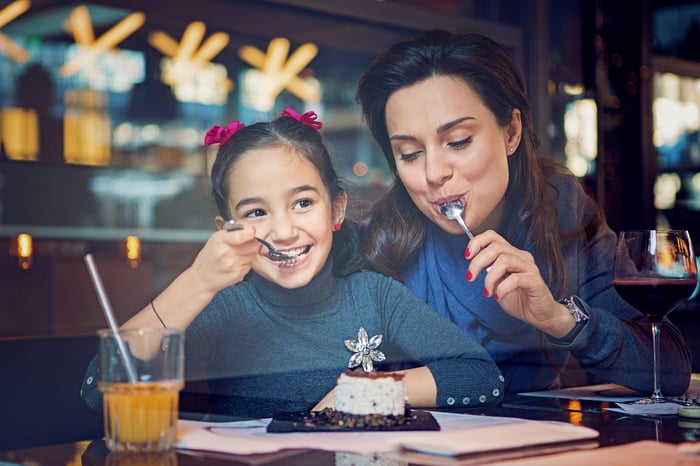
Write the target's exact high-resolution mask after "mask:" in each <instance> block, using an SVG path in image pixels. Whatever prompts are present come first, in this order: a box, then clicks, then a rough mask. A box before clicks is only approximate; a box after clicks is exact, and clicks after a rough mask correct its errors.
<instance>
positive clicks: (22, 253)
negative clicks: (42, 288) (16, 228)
mask: <svg viewBox="0 0 700 466" xmlns="http://www.w3.org/2000/svg"><path fill="white" fill-rule="evenodd" d="M10 255H11V256H16V257H17V263H18V264H19V266H20V267H21V268H22V270H27V269H28V268H29V267H30V266H31V265H32V257H33V255H34V246H33V239H32V235H30V234H28V233H20V234H19V235H17V236H16V237H15V240H14V241H13V243H12V246H11V248H10Z"/></svg>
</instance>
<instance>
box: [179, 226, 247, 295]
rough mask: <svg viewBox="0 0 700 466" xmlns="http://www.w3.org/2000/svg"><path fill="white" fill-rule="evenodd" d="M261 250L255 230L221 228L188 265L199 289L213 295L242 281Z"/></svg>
mask: <svg viewBox="0 0 700 466" xmlns="http://www.w3.org/2000/svg"><path fill="white" fill-rule="evenodd" d="M259 250H260V244H259V243H258V242H257V240H256V239H255V230H254V229H252V228H244V229H241V230H237V231H225V230H218V231H217V232H215V233H213V234H212V235H211V236H210V237H209V239H208V240H207V242H206V244H205V245H204V247H203V248H202V249H201V250H200V251H199V253H198V254H197V257H196V258H195V260H194V262H193V263H192V265H191V266H190V268H189V273H191V274H192V275H193V279H194V280H195V283H197V289H199V290H201V291H203V292H207V293H211V294H214V293H216V292H218V291H219V290H220V289H222V288H225V287H227V286H230V285H235V284H236V283H238V282H240V281H241V280H243V278H244V277H245V276H246V275H247V274H248V272H249V271H250V269H251V265H252V263H253V260H255V257H256V256H257V255H258V251H259Z"/></svg>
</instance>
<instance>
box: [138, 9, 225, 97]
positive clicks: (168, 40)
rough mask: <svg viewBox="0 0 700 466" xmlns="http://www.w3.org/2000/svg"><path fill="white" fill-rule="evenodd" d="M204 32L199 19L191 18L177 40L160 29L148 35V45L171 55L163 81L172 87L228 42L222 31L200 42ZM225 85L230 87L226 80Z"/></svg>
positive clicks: (201, 66)
mask: <svg viewBox="0 0 700 466" xmlns="http://www.w3.org/2000/svg"><path fill="white" fill-rule="evenodd" d="M205 31H206V26H205V25H204V23H203V22H201V21H194V22H192V23H190V24H189V25H188V26H187V28H186V29H185V32H184V33H183V34H182V39H181V40H180V43H178V42H177V41H176V40H174V39H173V38H172V37H170V36H169V35H168V34H166V33H165V32H162V31H153V32H152V33H150V34H149V35H148V43H149V44H151V46H153V47H154V48H156V49H158V50H159V51H160V52H161V53H163V55H166V56H168V57H170V58H172V63H171V64H170V66H169V67H168V68H167V69H166V70H165V72H164V73H163V82H164V83H166V84H169V85H171V86H175V85H177V84H178V83H180V82H183V81H185V80H187V79H188V78H189V77H190V76H191V75H192V74H193V73H195V72H197V71H200V70H201V69H202V68H203V67H204V66H205V65H207V64H208V63H209V62H210V61H211V59H212V58H214V57H215V56H216V55H217V54H218V53H219V52H221V51H222V50H223V49H224V47H226V46H227V45H228V43H229V35H228V34H226V33H225V32H217V33H214V34H212V35H211V36H210V37H209V38H208V39H207V40H205V41H204V42H203V43H202V39H203V38H204V33H205ZM227 87H228V88H229V89H231V88H233V83H230V82H229V83H228V85H227Z"/></svg>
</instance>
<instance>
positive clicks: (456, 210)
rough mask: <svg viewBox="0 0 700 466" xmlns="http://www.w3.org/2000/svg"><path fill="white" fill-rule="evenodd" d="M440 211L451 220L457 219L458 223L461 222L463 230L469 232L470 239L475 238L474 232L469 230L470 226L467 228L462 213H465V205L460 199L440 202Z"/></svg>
mask: <svg viewBox="0 0 700 466" xmlns="http://www.w3.org/2000/svg"><path fill="white" fill-rule="evenodd" d="M440 213H441V214H442V215H444V216H445V217H447V218H449V219H450V220H456V221H457V223H459V226H461V227H462V230H464V232H465V233H466V234H467V236H468V237H469V239H473V238H474V235H472V232H471V231H469V228H467V225H466V224H465V223H464V220H463V219H462V214H463V213H464V205H463V204H462V203H461V202H460V201H450V202H445V203H444V204H440Z"/></svg>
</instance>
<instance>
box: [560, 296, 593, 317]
mask: <svg viewBox="0 0 700 466" xmlns="http://www.w3.org/2000/svg"><path fill="white" fill-rule="evenodd" d="M560 302H561V303H562V304H563V305H564V306H566V308H567V309H568V310H569V312H570V313H571V315H572V316H574V320H575V321H576V322H581V321H582V320H588V314H586V312H585V311H584V310H583V309H581V307H580V306H579V305H578V303H577V302H576V300H575V299H574V298H573V297H572V296H569V297H566V298H564V299H562V300H561V301H560Z"/></svg>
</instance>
